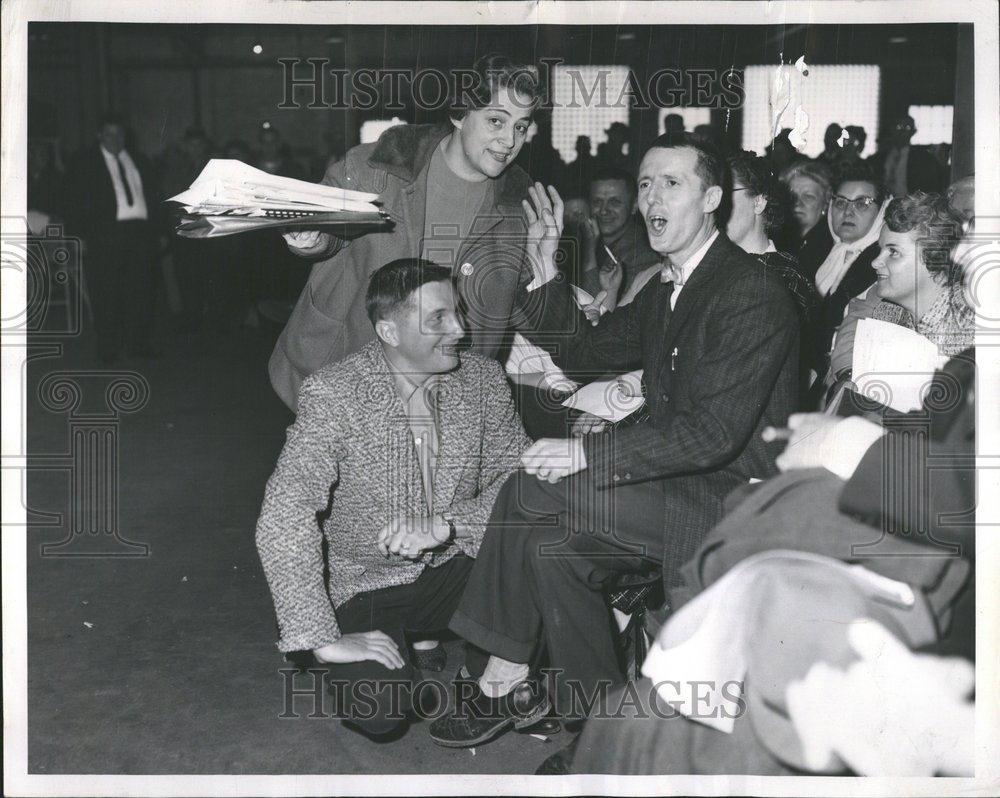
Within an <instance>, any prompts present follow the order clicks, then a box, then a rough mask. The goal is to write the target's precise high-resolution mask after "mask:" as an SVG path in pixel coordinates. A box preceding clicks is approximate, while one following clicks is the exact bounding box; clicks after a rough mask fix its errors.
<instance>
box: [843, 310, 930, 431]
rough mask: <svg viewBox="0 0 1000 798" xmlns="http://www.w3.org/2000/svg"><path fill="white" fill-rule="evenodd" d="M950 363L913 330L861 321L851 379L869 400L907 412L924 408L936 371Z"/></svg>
mask: <svg viewBox="0 0 1000 798" xmlns="http://www.w3.org/2000/svg"><path fill="white" fill-rule="evenodd" d="M947 360H948V358H947V357H946V356H944V355H942V354H941V353H940V352H938V348H937V345H936V344H934V343H932V342H931V341H929V340H927V339H926V338H924V337H923V336H922V335H920V334H919V333H917V332H914V331H913V330H909V329H907V328H906V327H900V326H899V325H898V324H890V323H889V322H886V321H878V320H876V319H861V321H859V322H858V327H857V331H856V332H855V334H854V361H853V363H852V368H851V370H852V378H851V379H852V380H853V382H854V384H855V385H857V387H858V393H860V394H861V395H863V396H864V397H866V398H867V399H870V400H872V401H875V402H878V403H880V404H883V405H888V406H889V407H891V408H892V409H893V410H898V411H899V412H901V413H907V412H909V411H910V410H916V409H917V408H919V407H920V406H921V404H922V402H923V398H924V394H925V393H926V391H927V389H928V387H930V384H931V380H932V378H933V376H934V372H935V371H937V370H938V369H940V368H941V367H942V366H943V365H944V364H945V363H946V362H947Z"/></svg>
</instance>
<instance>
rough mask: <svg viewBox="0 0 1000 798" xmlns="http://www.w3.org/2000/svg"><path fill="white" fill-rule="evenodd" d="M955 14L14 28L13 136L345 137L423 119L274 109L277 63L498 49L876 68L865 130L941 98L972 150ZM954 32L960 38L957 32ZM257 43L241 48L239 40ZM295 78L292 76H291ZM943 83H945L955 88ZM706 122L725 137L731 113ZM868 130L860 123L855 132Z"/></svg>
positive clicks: (636, 137)
mask: <svg viewBox="0 0 1000 798" xmlns="http://www.w3.org/2000/svg"><path fill="white" fill-rule="evenodd" d="M971 29H972V26H971V25H955V24H925V25H794V26H719V25H712V26H612V25H608V26H530V27H528V26H525V27H516V26H483V27H474V26H421V25H413V24H407V25H399V26H341V27H327V26H300V25H266V26H265V25H239V24H228V25H165V24H164V25H150V24H107V23H32V24H31V25H30V27H29V85H28V90H29V135H30V136H32V137H39V136H43V137H46V138H58V139H59V140H60V142H61V144H62V146H63V148H64V150H66V151H71V150H73V149H75V148H77V147H78V146H80V145H81V144H83V143H84V142H85V141H87V140H89V139H90V137H91V136H92V135H93V131H94V127H95V125H96V123H97V120H98V118H99V115H100V113H101V111H102V109H104V108H106V107H111V108H114V109H115V110H117V111H119V112H121V113H122V114H123V115H124V116H125V118H126V119H127V120H128V121H129V123H130V124H131V126H132V129H133V132H134V134H135V137H136V143H137V144H138V146H139V148H140V149H142V150H145V151H146V152H148V153H150V154H156V153H158V152H161V151H162V150H163V149H164V148H165V147H166V146H167V145H168V144H169V143H170V142H171V141H174V140H176V139H177V138H178V137H179V136H180V135H181V133H182V132H183V131H184V129H185V128H186V127H187V126H189V125H191V124H199V125H201V126H203V127H204V128H205V129H206V131H207V132H208V134H209V136H210V137H212V138H214V139H215V140H216V141H217V142H222V141H224V140H226V139H229V138H234V137H236V138H243V139H246V140H248V141H250V142H253V140H254V137H255V136H256V131H257V127H258V125H259V124H260V122H261V121H262V120H264V119H268V120H270V121H271V122H272V123H274V124H275V125H276V126H277V127H278V128H279V129H280V130H281V132H282V133H283V135H284V137H285V139H286V140H287V141H288V142H289V143H290V144H291V145H292V147H293V148H296V149H301V150H312V149H319V148H322V146H323V142H324V140H325V141H326V142H327V144H328V145H329V146H332V147H333V148H335V149H337V150H339V151H343V149H344V148H346V147H349V146H351V145H353V144H355V143H356V142H357V135H358V128H359V127H360V124H361V122H362V121H364V120H365V119H367V118H384V117H387V116H392V115H394V114H395V115H398V116H400V117H401V118H403V119H404V120H406V121H410V122H419V121H426V118H425V117H426V114H422V113H421V112H420V111H419V110H418V109H416V108H414V107H413V103H412V100H411V99H410V98H405V99H406V104H407V106H408V107H407V109H406V111H404V112H402V113H400V112H398V111H395V112H386V111H385V110H384V109H382V108H375V109H372V110H370V111H359V110H356V109H350V108H334V109H331V108H324V109H322V110H317V109H310V108H306V107H305V106H304V104H303V107H302V108H300V109H297V110H295V109H280V108H278V105H279V104H280V103H281V101H282V95H283V91H284V76H283V70H282V67H281V65H280V64H279V63H278V59H279V58H303V59H305V58H323V59H329V62H330V65H331V66H332V67H343V68H347V69H359V68H363V67H380V68H385V67H399V68H409V69H413V68H418V69H419V68H429V67H437V68H441V69H448V68H451V67H456V66H467V65H469V64H470V63H471V62H472V61H473V60H474V59H475V57H476V55H478V54H482V53H484V52H488V51H490V50H503V51H506V52H508V53H510V54H512V55H514V56H515V57H520V58H523V59H525V60H536V61H537V59H539V58H542V57H552V58H561V59H563V60H564V61H565V62H567V63H572V64H623V65H627V66H629V67H630V68H631V69H632V70H633V71H634V73H635V75H636V77H637V79H638V80H639V81H640V83H643V82H644V81H645V79H646V78H647V77H648V76H649V75H651V74H652V73H654V72H655V71H656V70H658V69H662V68H692V67H697V68H706V69H718V70H724V69H727V68H735V69H737V70H738V69H741V68H743V67H745V66H747V65H749V64H766V63H775V64H777V63H779V61H780V60H781V59H782V58H783V59H784V61H785V62H786V63H787V62H790V61H794V60H795V59H796V58H797V57H798V56H799V55H804V56H805V59H806V62H807V63H810V64H862V63H863V64H877V65H879V66H880V67H881V71H882V81H883V85H882V92H881V97H882V101H881V102H882V107H881V108H880V120H881V126H885V125H886V124H887V123H888V121H889V120H890V119H892V118H894V117H896V116H898V115H899V114H900V113H905V110H906V108H907V107H908V106H909V105H910V104H926V105H941V104H955V105H956V112H955V113H956V120H955V121H956V124H955V131H956V132H955V139H956V142H955V145H956V151H955V153H954V158H955V160H956V161H962V160H963V159H967V160H969V163H970V166H969V168H967V169H965V171H972V169H971V154H972V142H971V135H972V120H973V115H972V107H971V91H963V90H962V87H971V85H972V77H973V76H972V74H971V73H972V69H973V63H974V59H973V54H972V52H971V39H972V36H971ZM960 38H961V39H962V45H961V46H960V45H959V40H960ZM257 43H259V44H261V45H262V48H263V51H262V52H261V53H260V54H259V55H256V54H254V53H253V52H252V47H253V46H254V44H257ZM299 74H303V73H299ZM956 83H957V84H958V85H959V90H958V93H957V95H956ZM713 122H715V123H716V124H717V125H718V126H719V127H720V128H724V129H725V130H726V131H727V136H728V137H729V138H730V140H731V141H732V142H733V143H738V142H739V140H740V123H741V120H740V113H739V110H736V111H734V112H731V113H729V114H726V113H725V112H723V111H718V112H716V113H715V114H714V115H713ZM631 127H632V137H633V142H632V143H633V145H634V146H638V147H641V146H642V144H643V142H645V141H648V140H649V139H650V138H652V137H653V136H654V135H655V134H656V127H657V111H656V109H652V110H645V111H644V110H633V112H632V118H631ZM869 135H870V136H873V135H876V131H869Z"/></svg>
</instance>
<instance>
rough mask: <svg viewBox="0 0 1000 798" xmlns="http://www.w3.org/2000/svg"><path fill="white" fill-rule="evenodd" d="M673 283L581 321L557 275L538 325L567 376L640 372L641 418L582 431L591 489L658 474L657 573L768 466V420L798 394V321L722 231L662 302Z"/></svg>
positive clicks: (690, 549) (771, 277)
mask: <svg viewBox="0 0 1000 798" xmlns="http://www.w3.org/2000/svg"><path fill="white" fill-rule="evenodd" d="M672 289H673V285H672V284H671V283H662V282H661V281H660V280H659V279H658V278H654V279H653V280H650V282H649V283H648V284H647V285H646V286H645V287H644V288H643V289H642V291H640V292H639V295H638V296H637V297H636V298H635V300H634V301H633V302H631V303H630V304H628V305H626V306H625V307H623V308H619V309H617V310H616V311H614V312H613V313H610V314H608V315H606V316H605V317H604V319H603V320H602V321H601V323H600V324H599V325H598V326H597V327H593V326H591V325H590V324H588V323H586V320H585V319H583V317H582V314H580V313H579V311H577V310H576V308H575V305H573V304H571V300H570V298H569V296H568V292H567V289H566V286H565V284H564V283H563V282H557V281H550V282H549V283H547V284H546V285H545V286H543V287H542V288H541V289H539V290H540V291H543V292H548V293H554V294H562V295H565V296H562V298H561V300H560V301H553V300H552V299H551V298H546V299H545V301H544V305H545V315H544V318H543V324H544V329H546V330H550V331H561V334H559V335H556V336H555V337H551V336H541V335H536V336H535V338H536V342H537V343H538V344H539V345H540V346H544V347H545V348H547V349H548V350H549V352H550V354H552V356H553V359H554V360H555V362H556V364H557V365H559V366H560V367H561V368H563V369H565V370H567V371H571V372H573V373H581V372H584V371H586V370H587V369H591V370H593V371H596V372H599V373H606V372H607V371H611V370H616V371H617V373H621V372H622V371H625V370H628V369H634V368H640V367H641V368H643V370H644V372H643V391H644V393H645V399H646V406H645V411H646V414H645V416H644V418H643V420H641V421H640V422H638V423H635V424H632V425H627V426H618V427H616V428H613V429H612V430H611V432H609V433H604V434H597V435H588V436H586V437H585V438H584V449H585V452H586V457H587V470H588V471H589V472H590V475H591V477H590V478H591V479H592V480H593V481H594V483H595V484H596V486H597V487H598V488H614V487H616V486H619V485H625V484H629V483H638V482H649V481H657V482H659V483H660V485H661V488H662V490H663V491H665V493H666V501H665V502H664V503H663V505H662V506H664V507H666V510H665V512H663V513H662V514H659V515H657V516H656V517H651V518H650V523H651V524H657V525H659V526H661V528H662V530H663V541H664V548H663V554H662V560H663V565H664V579H665V581H666V583H667V586H668V587H670V586H672V584H674V583H675V582H676V579H677V574H676V569H677V567H679V566H680V564H681V563H683V562H684V561H685V560H686V559H688V558H689V557H690V556H691V555H692V554H693V553H694V551H695V549H696V548H697V545H698V544H699V543H700V541H701V539H702V537H703V536H704V534H705V533H706V532H707V531H708V530H709V529H710V528H711V527H712V525H713V524H715V523H716V522H717V521H718V520H719V518H721V517H722V504H723V499H724V497H725V495H726V494H727V493H728V492H729V491H731V490H732V489H733V488H735V487H736V486H738V485H740V484H745V483H746V482H747V481H748V480H749V479H750V478H752V477H756V478H765V477H768V476H770V475H772V474H774V473H776V469H775V465H774V458H775V456H776V455H777V453H778V452H779V451H780V445H779V446H778V447H775V446H774V444H765V443H764V442H763V441H762V440H761V437H760V434H761V431H762V430H763V428H764V427H765V426H775V427H783V426H784V425H785V423H786V422H787V420H788V416H789V415H790V414H791V413H792V412H793V411H794V409H795V407H796V403H797V400H798V338H799V319H798V315H797V312H796V308H795V302H794V300H793V299H792V297H791V294H790V293H789V291H788V289H787V288H786V286H785V284H784V282H783V281H782V279H781V278H780V277H779V276H777V275H776V274H775V273H774V272H773V271H771V270H770V269H768V268H767V267H766V266H764V264H762V263H761V262H760V261H759V260H758V259H757V258H756V257H754V256H752V255H748V254H747V253H745V252H744V251H743V250H742V249H740V248H739V247H737V246H736V245H735V244H733V243H732V242H731V241H729V239H727V238H726V237H725V236H724V235H722V234H720V235H719V236H718V238H717V239H716V240H715V242H714V243H713V244H712V245H711V246H710V247H709V249H708V251H707V252H706V253H705V256H704V258H703V259H702V261H701V263H700V264H699V265H698V267H697V268H696V269H695V270H694V272H693V273H692V275H691V277H690V278H689V279H688V281H687V283H686V284H685V286H684V288H683V291H682V292H681V294H680V296H679V297H678V299H677V303H676V307H675V308H674V309H673V310H671V308H670V302H669V298H670V294H671V292H672Z"/></svg>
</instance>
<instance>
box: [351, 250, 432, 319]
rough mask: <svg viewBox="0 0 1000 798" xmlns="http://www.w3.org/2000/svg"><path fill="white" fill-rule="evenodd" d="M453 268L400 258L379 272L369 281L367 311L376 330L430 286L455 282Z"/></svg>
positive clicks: (416, 259)
mask: <svg viewBox="0 0 1000 798" xmlns="http://www.w3.org/2000/svg"><path fill="white" fill-rule="evenodd" d="M451 279H452V274H451V269H449V268H448V267H447V266H439V265H438V264H436V263H432V262H431V261H429V260H422V259H421V258H399V259H398V260H394V261H390V262H389V263H387V264H385V266H382V267H381V268H379V269H378V271H376V272H375V274H373V275H372V276H371V279H370V280H369V281H368V293H367V294H366V295H365V310H366V311H367V312H368V318H369V320H370V321H371V323H372V326H373V327H374V326H375V324H376V323H377V322H379V321H382V320H383V319H387V318H389V316H391V315H392V314H393V313H394V312H395V311H397V310H398V309H399V308H400V307H402V306H403V305H405V304H406V303H407V302H409V301H410V297H411V296H412V295H413V292H414V291H416V290H417V289H418V288H420V286H422V285H426V284H427V283H437V282H446V281H447V282H451Z"/></svg>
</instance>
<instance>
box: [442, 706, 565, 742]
mask: <svg viewBox="0 0 1000 798" xmlns="http://www.w3.org/2000/svg"><path fill="white" fill-rule="evenodd" d="M549 709H550V706H549V701H548V699H547V698H546V699H545V701H543V702H542V703H541V704H539V705H538V706H537V707H536V708H535V710H534V712H532V713H531V714H530V715H528V716H527V717H525V718H505V719H504V720H502V721H497V725H496V726H493V727H492V728H490V729H487V730H486V731H484V732H483V733H482V734H480V735H479V736H478V737H474V738H472V739H466V740H440V739H438V738H437V737H435V736H434V734H433V732H432V733H431V740H432V741H433V742H434V743H436V744H437V745H440V746H443V747H445V748H473V747H475V746H477V745H482V744H483V743H488V742H489V741H490V740H494V739H496V738H497V737H499V736H500V735H501V734H504V733H505V732H507V731H508V730H509V729H514V730H515V731H521V730H525V729H528V728H529V727H531V726H534V725H535V724H537V723H539V722H540V721H543V720H545V716H546V715H548V714H549Z"/></svg>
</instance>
